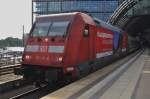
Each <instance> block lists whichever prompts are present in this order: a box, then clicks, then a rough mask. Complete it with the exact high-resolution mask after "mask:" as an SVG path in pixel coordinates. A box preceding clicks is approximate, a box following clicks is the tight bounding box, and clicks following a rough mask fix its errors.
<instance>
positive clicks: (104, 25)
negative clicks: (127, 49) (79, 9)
mask: <svg viewBox="0 0 150 99" xmlns="http://www.w3.org/2000/svg"><path fill="white" fill-rule="evenodd" d="M94 21H95V23H96V25H97V26H98V27H103V28H107V29H109V30H112V31H114V32H119V33H120V32H122V30H121V29H120V28H118V27H115V26H112V25H110V24H108V23H106V22H104V21H102V20H99V19H97V18H94Z"/></svg>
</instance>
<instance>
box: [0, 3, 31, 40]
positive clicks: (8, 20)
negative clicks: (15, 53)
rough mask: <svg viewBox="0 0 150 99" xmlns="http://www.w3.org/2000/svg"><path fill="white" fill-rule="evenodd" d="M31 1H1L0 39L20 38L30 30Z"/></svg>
mask: <svg viewBox="0 0 150 99" xmlns="http://www.w3.org/2000/svg"><path fill="white" fill-rule="evenodd" d="M31 16H32V13H31V0H1V2H0V39H5V38H6V37H18V38H22V34H23V29H22V28H23V25H24V27H25V33H29V31H30V28H31Z"/></svg>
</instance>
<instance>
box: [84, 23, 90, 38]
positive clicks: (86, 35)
mask: <svg viewBox="0 0 150 99" xmlns="http://www.w3.org/2000/svg"><path fill="white" fill-rule="evenodd" d="M83 36H84V37H88V36H89V27H88V26H86V27H85V29H84V33H83Z"/></svg>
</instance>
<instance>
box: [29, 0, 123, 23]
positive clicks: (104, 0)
mask: <svg viewBox="0 0 150 99" xmlns="http://www.w3.org/2000/svg"><path fill="white" fill-rule="evenodd" d="M122 1H123V0H33V1H32V2H33V3H32V4H33V17H34V16H37V15H43V14H52V13H60V12H69V11H87V12H89V14H91V15H92V16H94V17H97V18H99V19H101V20H104V21H106V20H107V19H108V17H109V16H110V15H111V14H112V13H113V12H114V10H115V9H116V8H117V7H118V5H119V4H120V3H121V2H122Z"/></svg>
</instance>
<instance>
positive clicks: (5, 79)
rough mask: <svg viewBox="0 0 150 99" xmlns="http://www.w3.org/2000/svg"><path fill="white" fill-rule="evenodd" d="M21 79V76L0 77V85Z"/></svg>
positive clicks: (8, 75)
mask: <svg viewBox="0 0 150 99" xmlns="http://www.w3.org/2000/svg"><path fill="white" fill-rule="evenodd" d="M21 78H22V76H17V75H14V74H7V75H2V76H0V85H2V84H4V83H7V82H11V81H14V80H18V79H21Z"/></svg>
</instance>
